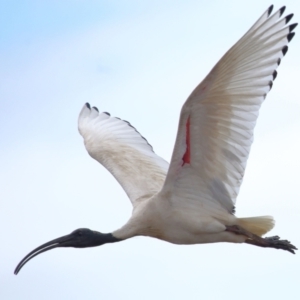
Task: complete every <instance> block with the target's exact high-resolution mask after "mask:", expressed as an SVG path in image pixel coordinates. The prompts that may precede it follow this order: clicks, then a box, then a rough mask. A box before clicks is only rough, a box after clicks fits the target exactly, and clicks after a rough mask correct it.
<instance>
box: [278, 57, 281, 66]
mask: <svg viewBox="0 0 300 300" xmlns="http://www.w3.org/2000/svg"><path fill="white" fill-rule="evenodd" d="M280 63H281V58H278V60H277V65H278V66H279V65H280Z"/></svg>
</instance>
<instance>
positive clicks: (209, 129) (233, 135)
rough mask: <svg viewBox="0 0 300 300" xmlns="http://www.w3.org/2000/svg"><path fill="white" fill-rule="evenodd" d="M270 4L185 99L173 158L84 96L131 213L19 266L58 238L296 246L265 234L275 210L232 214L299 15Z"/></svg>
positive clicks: (77, 243) (101, 153)
mask: <svg viewBox="0 0 300 300" xmlns="http://www.w3.org/2000/svg"><path fill="white" fill-rule="evenodd" d="M272 8H273V6H271V7H270V8H269V9H268V10H267V11H266V12H265V13H264V14H263V15H262V16H261V17H260V18H259V19H258V21H257V22H256V23H255V24H254V25H253V26H252V27H251V28H250V30H249V31H248V32H247V33H246V34H245V35H244V36H243V37H242V38H241V39H240V40H239V41H238V42H237V43H236V44H235V45H234V46H233V47H232V48H231V49H230V50H229V51H228V52H227V53H226V54H225V55H224V56H223V57H222V58H221V60H220V61H219V62H218V63H217V64H216V65H215V67H214V68H213V69H212V71H211V72H210V73H209V74H208V75H207V76H206V78H205V79H204V80H203V81H202V82H201V83H200V84H199V85H198V86H197V87H196V89H195V90H194V91H193V92H192V94H191V95H190V96H189V98H188V99H187V101H186V102H185V104H184V105H183V107H182V110H181V114H180V120H179V126H178V133H177V138H176V142H175V147H174V151H173V155H172V159H171V163H170V165H168V163H167V162H166V161H165V160H164V159H162V158H161V157H159V156H158V155H156V154H155V153H154V151H153V149H152V147H151V145H150V144H149V143H148V142H147V140H146V139H145V138H143V137H142V136H141V134H140V133H139V132H138V131H137V130H136V129H135V128H134V127H133V126H131V125H130V123H128V122H126V121H123V120H121V119H118V118H114V117H111V116H110V115H109V114H108V113H99V112H98V109H97V108H95V107H93V108H91V107H90V105H89V104H88V103H87V104H86V105H84V107H83V108H82V111H81V113H80V115H79V120H78V125H79V132H80V134H81V135H82V136H83V138H84V143H85V146H86V149H87V151H88V153H89V154H90V155H91V157H93V158H94V159H95V160H97V161H98V162H99V163H101V164H102V165H103V166H104V167H105V168H107V169H108V170H109V171H110V172H111V173H112V174H113V175H114V177H115V178H116V179H117V180H118V182H119V183H120V184H121V185H122V187H123V188H124V190H125V191H126V193H127V195H128V197H129V198H130V200H131V202H132V204H133V214H132V217H131V218H130V219H129V221H128V222H127V223H126V224H125V225H124V226H123V227H122V228H120V229H118V230H116V231H114V232H112V233H111V234H101V233H99V232H95V231H90V230H88V229H78V230H76V231H74V232H73V233H71V234H70V235H67V236H64V237H62V238H59V239H55V240H53V241H50V242H48V243H46V244H44V245H42V246H40V247H38V248H37V249H35V250H33V251H32V252H31V253H29V254H28V255H27V256H26V257H25V258H24V259H23V260H22V261H21V262H20V264H19V265H18V267H17V269H16V271H15V272H16V273H17V272H18V271H19V270H20V269H21V267H22V266H23V265H24V264H25V263H26V262H27V261H28V260H29V259H31V258H32V257H34V256H35V255H37V254H39V253H41V252H44V251H47V250H49V249H52V248H54V247H90V246H97V245H102V244H104V243H111V242H116V241H120V240H124V239H127V238H130V237H134V236H137V235H144V236H151V237H155V238H159V239H162V240H165V241H168V242H171V243H175V244H194V243H213V242H234V243H242V242H246V243H248V244H252V245H256V246H261V247H272V248H277V249H284V250H287V251H290V252H292V253H294V250H296V247H295V246H293V245H292V244H290V243H289V242H288V241H284V240H279V238H278V237H272V238H261V236H262V235H263V234H265V233H267V232H268V231H269V230H271V229H272V228H273V226H274V221H273V218H272V217H269V216H262V217H252V218H237V217H236V216H235V215H234V205H235V201H236V198H237V195H238V192H239V189H240V185H241V183H242V180H243V176H244V172H245V167H246V163H247V159H248V156H249V152H250V148H251V144H252V141H253V129H254V127H255V123H256V120H257V117H258V112H259V109H260V106H261V104H262V102H263V101H264V99H265V98H266V94H267V93H268V92H269V90H270V89H271V87H272V82H273V80H274V79H275V78H276V76H277V72H276V69H277V67H278V65H279V64H280V61H281V59H282V57H283V56H284V55H285V54H286V52H287V49H288V47H287V44H288V43H289V42H290V40H291V39H292V38H293V36H294V32H293V30H294V28H295V27H296V25H297V24H292V25H287V24H288V23H289V21H290V20H291V18H292V17H293V15H292V14H290V15H287V16H285V17H282V14H283V12H284V10H285V7H282V8H281V9H279V10H278V11H277V12H275V13H274V14H273V15H271V11H272ZM49 245H51V247H50V248H48V246H49ZM46 247H47V248H46Z"/></svg>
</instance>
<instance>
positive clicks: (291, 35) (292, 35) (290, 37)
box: [286, 32, 295, 42]
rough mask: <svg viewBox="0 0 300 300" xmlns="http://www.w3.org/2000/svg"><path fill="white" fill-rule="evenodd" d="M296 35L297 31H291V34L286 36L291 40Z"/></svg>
mask: <svg viewBox="0 0 300 300" xmlns="http://www.w3.org/2000/svg"><path fill="white" fill-rule="evenodd" d="M294 35H295V32H291V33H289V34H288V35H287V36H286V38H287V40H288V41H289V42H290V41H291V40H292V39H293V37H294Z"/></svg>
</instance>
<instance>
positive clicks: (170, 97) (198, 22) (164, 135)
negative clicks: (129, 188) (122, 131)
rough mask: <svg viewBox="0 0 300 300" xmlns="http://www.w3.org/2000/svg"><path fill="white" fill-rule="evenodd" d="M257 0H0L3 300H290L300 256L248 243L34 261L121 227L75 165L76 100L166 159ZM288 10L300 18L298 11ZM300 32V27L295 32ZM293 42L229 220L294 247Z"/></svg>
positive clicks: (298, 49) (131, 244)
mask: <svg viewBox="0 0 300 300" xmlns="http://www.w3.org/2000/svg"><path fill="white" fill-rule="evenodd" d="M270 4H271V3H270V2H269V1H265V0H260V1H255V0H252V1H234V0H228V1H199V0H198V1H194V0H185V1H183V0H181V1H179V0H173V1H168V0H165V1H158V0H151V1H150V0H144V1H137V0H127V1H113V0H110V1H108V0H107V1H101V0H100V1H96V0H85V1H83V0H73V1H71V0H60V1H57V0H51V1H48V0H44V1H38V0H35V1H26V0H25V1H14V0H10V1H8V0H1V1H0V28H1V29H0V30H1V33H0V99H1V101H0V135H1V140H0V146H1V156H0V166H1V168H0V182H1V188H0V207H1V209H0V226H1V228H2V236H1V247H0V257H1V268H0V298H1V299H39V300H40V299H45V300H46V299H87V300H88V299H145V300H146V299H223V300H224V299H225V300H226V299H253V298H255V299H263V298H264V299H273V300H276V299H283V298H288V297H290V298H293V299H295V298H297V294H299V270H300V254H296V255H292V254H290V253H288V252H284V251H277V250H274V249H263V248H258V247H253V246H250V245H245V244H244V245H236V244H225V243H224V244H223V243H222V244H213V245H191V246H177V245H172V244H169V243H166V242H163V241H159V240H155V239H151V238H146V237H137V238H133V239H130V240H127V241H124V242H122V243H117V244H110V245H104V246H102V247H95V248H90V249H73V248H72V249H71V248H70V249H67V248H66V249H55V250H51V251H49V252H46V253H44V254H42V255H39V256H37V257H36V258H34V259H33V260H31V261H30V262H29V263H28V264H26V265H25V267H24V268H23V269H22V270H21V272H20V273H19V275H18V276H15V275H14V274H13V271H14V268H15V267H16V265H17V264H18V262H19V261H20V260H21V259H22V258H23V257H24V256H25V255H26V254H27V253H28V252H30V251H31V250H32V249H34V248H35V247H37V246H39V245H40V244H43V243H45V242H47V241H49V240H51V239H54V238H56V237H59V236H62V235H65V234H68V233H70V232H71V231H73V230H74V229H76V228H81V227H86V228H91V229H93V230H98V231H101V232H111V231H113V230H115V229H117V228H119V227H121V226H122V225H123V224H125V223H126V221H127V220H128V219H129V217H130V214H131V204H130V201H129V200H128V199H127V196H126V194H125V193H124V191H123V190H122V188H121V187H120V186H119V184H118V183H117V182H116V180H115V179H114V178H113V176H112V175H110V174H109V173H108V171H107V170H105V169H104V168H103V167H102V166H101V165H99V164H98V163H97V162H96V161H94V160H93V159H91V158H90V157H89V155H88V154H87V152H86V150H85V148H84V145H83V142H82V138H81V136H80V135H79V133H78V130H77V117H78V114H79V112H80V110H81V108H82V106H83V105H84V103H85V102H90V103H91V104H92V105H94V106H97V107H98V108H99V110H100V111H108V112H110V113H111V115H113V116H117V117H120V118H122V119H125V120H128V121H130V122H131V124H133V125H134V126H135V127H136V128H137V129H138V130H139V132H141V133H142V135H143V136H145V137H146V138H147V140H148V141H149V142H150V143H151V144H152V146H153V147H154V150H155V152H156V153H157V154H159V155H161V156H162V157H163V158H165V159H166V160H167V161H169V160H170V157H171V153H172V150H173V145H174V140H175V137H176V131H177V124H178V117H179V112H180V109H181V106H182V104H183V103H184V101H185V99H186V98H187V97H188V95H189V94H190V93H191V91H192V90H193V89H194V87H195V86H196V85H197V84H198V83H199V82H200V81H201V80H202V79H203V78H204V77H205V76H206V74H207V73H208V72H209V71H210V69H211V68H212V67H213V66H214V64H215V63H216V62H217V61H218V59H219V58H220V57H221V56H222V55H223V54H224V53H225V52H226V51H227V50H228V49H229V48H230V47H231V46H232V45H233V44H234V43H235V42H236V41H237V40H238V39H239V38H240V37H241V36H242V35H243V34H244V33H245V32H246V31H247V30H248V29H249V28H250V26H251V25H252V24H253V23H254V22H255V21H256V19H257V18H258V17H259V16H260V15H261V14H262V13H263V12H264V11H265V10H266V9H267V8H268V7H269V5H270ZM273 4H274V5H275V10H276V9H279V8H280V7H281V6H282V5H286V6H287V12H286V13H287V14H288V13H292V12H293V13H295V17H294V22H297V21H298V22H299V16H300V3H298V2H297V1H292V0H286V1H285V2H281V1H273ZM295 31H296V32H297V29H296V30H295ZM299 53H300V39H299V36H297V34H296V36H295V38H294V40H293V41H292V42H291V44H290V47H289V51H288V53H287V55H286V56H285V57H284V59H283V60H282V63H281V65H280V66H279V68H278V77H277V79H276V81H275V82H274V85H273V88H272V90H271V92H270V93H269V94H268V96H267V98H266V101H265V102H264V104H263V105H262V108H261V111H260V116H259V119H258V122H257V126H256V128H255V137H254V143H253V146H252V150H251V153H250V157H249V160H248V165H247V169H246V173H245V177H244V182H243V185H242V187H241V190H240V194H239V196H238V199H237V206H236V215H237V216H239V217H247V216H259V215H272V216H274V218H275V220H276V226H275V228H274V229H273V230H272V231H271V232H270V235H279V236H281V238H284V239H289V240H291V241H292V242H293V244H295V245H296V246H298V247H300V235H299V229H300V221H299V215H300V201H299V199H300V191H299V189H298V186H299V168H300V159H299V153H300V139H299V132H300V117H299V115H300V96H299V95H300V93H299V78H300V74H299V70H300V56H299Z"/></svg>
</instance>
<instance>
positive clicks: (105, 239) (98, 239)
mask: <svg viewBox="0 0 300 300" xmlns="http://www.w3.org/2000/svg"><path fill="white" fill-rule="evenodd" d="M93 240H94V241H93V242H92V244H93V246H101V245H104V244H108V243H115V242H120V241H122V239H119V238H116V237H115V236H114V235H113V234H112V233H100V232H99V233H98V232H97V233H96V232H95V236H94V238H93Z"/></svg>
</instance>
